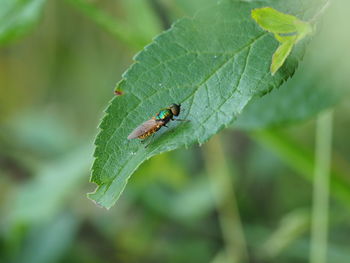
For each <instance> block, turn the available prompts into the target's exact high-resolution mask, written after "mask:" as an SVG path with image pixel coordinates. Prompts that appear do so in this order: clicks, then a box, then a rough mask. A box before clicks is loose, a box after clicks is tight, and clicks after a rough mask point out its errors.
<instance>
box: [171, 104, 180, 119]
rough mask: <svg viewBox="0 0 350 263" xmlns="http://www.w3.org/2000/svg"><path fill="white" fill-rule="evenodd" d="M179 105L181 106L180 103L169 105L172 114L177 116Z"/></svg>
mask: <svg viewBox="0 0 350 263" xmlns="http://www.w3.org/2000/svg"><path fill="white" fill-rule="evenodd" d="M180 107H181V104H179V105H177V104H171V105H170V110H171V112H172V113H173V114H174V116H178V115H179V114H180Z"/></svg>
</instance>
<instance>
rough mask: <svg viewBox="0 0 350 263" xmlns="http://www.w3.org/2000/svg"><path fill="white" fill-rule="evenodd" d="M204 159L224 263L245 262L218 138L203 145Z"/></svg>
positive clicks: (242, 240)
mask: <svg viewBox="0 0 350 263" xmlns="http://www.w3.org/2000/svg"><path fill="white" fill-rule="evenodd" d="M204 159H205V163H206V169H207V174H208V177H209V180H210V184H211V187H212V192H213V196H214V199H215V203H216V209H217V212H218V217H219V224H220V227H221V231H222V235H223V239H224V242H225V252H226V253H225V254H226V255H225V256H226V260H227V262H246V261H248V252H247V247H246V241H245V237H244V231H243V228H242V224H241V220H240V216H239V211H238V208H237V202H236V197H235V192H234V187H233V185H234V184H233V179H232V174H230V169H229V167H228V164H227V159H226V155H225V153H224V149H223V147H222V143H221V140H220V137H219V136H218V135H217V136H215V137H213V138H212V139H211V140H210V141H209V142H208V143H207V144H206V146H205V150H204Z"/></svg>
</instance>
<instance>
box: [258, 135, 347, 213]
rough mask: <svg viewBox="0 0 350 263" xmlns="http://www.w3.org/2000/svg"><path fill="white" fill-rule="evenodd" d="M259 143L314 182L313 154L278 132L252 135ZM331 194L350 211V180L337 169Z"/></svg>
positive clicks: (334, 173) (332, 170) (331, 185)
mask: <svg viewBox="0 0 350 263" xmlns="http://www.w3.org/2000/svg"><path fill="white" fill-rule="evenodd" d="M251 136H252V138H253V139H254V140H256V141H257V142H259V143H261V144H263V145H265V146H267V147H268V149H269V150H271V151H274V152H275V153H276V154H277V155H278V157H279V158H281V159H282V160H283V161H284V162H285V163H286V164H288V165H289V166H290V167H291V168H293V169H294V170H295V171H297V172H298V173H299V174H300V175H302V176H303V177H304V178H305V179H307V180H309V181H312V179H313V176H312V175H313V173H314V167H315V160H314V157H313V154H312V152H310V151H309V150H307V149H305V148H304V147H302V146H301V145H300V144H298V143H297V142H296V141H294V140H292V139H291V138H289V137H288V136H287V135H285V134H283V133H282V132H280V131H278V130H263V131H256V132H253V133H251ZM330 189H331V194H332V195H333V196H334V197H336V198H337V199H338V200H340V201H341V202H342V203H343V204H344V205H345V206H346V207H347V208H348V209H350V178H349V174H348V173H345V172H341V171H339V170H338V169H336V167H334V166H333V167H332V168H331V181H330Z"/></svg>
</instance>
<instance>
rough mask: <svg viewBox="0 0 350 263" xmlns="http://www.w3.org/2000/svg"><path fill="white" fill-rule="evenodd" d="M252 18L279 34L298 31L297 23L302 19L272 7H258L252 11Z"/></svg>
mask: <svg viewBox="0 0 350 263" xmlns="http://www.w3.org/2000/svg"><path fill="white" fill-rule="evenodd" d="M252 18H253V19H254V20H255V21H256V22H257V23H258V25H259V26H261V27H262V28H263V29H265V30H266V31H269V32H271V33H278V34H287V33H296V31H297V27H296V24H297V23H298V21H299V22H300V20H299V19H298V18H297V17H295V16H292V15H288V14H284V13H282V12H279V11H277V10H276V9H273V8H271V7H263V8H257V9H254V10H253V11H252Z"/></svg>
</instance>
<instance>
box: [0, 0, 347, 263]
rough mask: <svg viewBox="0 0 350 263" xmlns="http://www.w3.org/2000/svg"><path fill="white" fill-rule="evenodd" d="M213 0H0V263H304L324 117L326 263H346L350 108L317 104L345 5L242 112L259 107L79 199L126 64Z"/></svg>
mask: <svg viewBox="0 0 350 263" xmlns="http://www.w3.org/2000/svg"><path fill="white" fill-rule="evenodd" d="M213 2H214V1H210V0H205V1H204V0H90V1H89V0H66V1H53V0H48V1H43V0H31V1H30V0H26V1H24V0H22V1H20V0H0V44H1V46H0V262H26V263H32V262H33V263H46V262H91V263H95V262H96V263H99V262H101V263H102V262H213V263H221V262H252V263H253V262H293V263H297V262H309V250H310V244H311V243H310V218H311V217H312V215H311V214H312V207H313V199H312V191H313V183H312V175H313V169H314V147H315V129H316V125H315V118H316V114H317V113H318V111H320V110H321V109H325V108H329V107H330V106H332V107H333V108H334V111H333V123H332V125H333V138H332V140H333V141H332V173H331V176H332V177H331V193H330V207H329V211H328V213H329V222H328V226H327V228H328V229H329V238H328V262H332V263H344V262H350V249H349V248H350V238H349V237H350V220H349V218H350V164H349V162H350V140H349V135H350V133H349V131H350V118H349V114H350V104H349V102H348V101H349V100H348V99H347V98H346V97H345V95H344V96H342V97H343V98H342V99H340V100H339V99H334V100H333V99H332V100H327V99H329V97H330V95H329V92H331V93H332V92H333V90H337V91H338V90H344V89H345V90H346V89H347V88H348V86H349V84H350V79H349V78H350V76H349V75H350V74H349V72H350V71H349V70H350V66H349V62H348V60H349V59H350V54H349V47H350V37H349V31H348V28H347V26H348V25H349V23H350V21H349V17H348V13H349V11H350V6H349V3H347V1H345V0H343V1H340V0H339V1H334V3H333V5H332V6H331V7H330V9H329V11H328V13H327V14H326V18H325V20H324V21H323V22H322V23H321V24H320V26H319V29H318V31H319V34H318V35H317V36H316V37H315V39H316V40H314V41H313V42H312V43H311V48H309V50H308V51H307V53H306V57H305V62H303V63H301V70H298V71H297V73H296V76H295V78H294V79H293V80H292V81H291V82H290V83H287V85H284V86H283V87H281V89H280V90H279V91H276V92H272V94H269V95H267V96H266V97H265V98H264V99H262V100H259V101H258V102H257V103H265V104H264V105H266V107H265V108H266V111H262V110H261V107H258V106H255V107H258V109H257V110H255V109H254V104H252V105H251V106H250V107H249V108H248V109H247V111H246V112H247V113H243V115H242V118H240V119H239V120H238V122H237V124H236V125H234V126H233V128H232V129H226V130H225V131H224V132H222V133H221V134H220V135H219V136H216V137H214V138H213V139H212V140H210V142H209V143H207V144H206V145H203V146H202V147H199V146H194V147H192V148H191V149H181V150H177V151H174V152H170V153H166V154H162V155H159V156H156V157H154V158H152V159H151V160H150V161H148V162H146V163H145V164H143V165H142V166H141V168H139V169H138V171H137V172H136V173H135V174H134V175H133V176H132V179H131V180H130V182H129V184H128V186H127V188H126V190H125V192H124V193H123V195H122V197H121V199H120V200H119V201H118V202H117V204H116V206H115V207H113V208H112V209H111V210H109V211H107V210H105V209H103V208H100V207H98V206H97V205H95V204H94V203H93V202H91V201H89V200H88V199H87V198H86V193H87V192H91V191H93V190H94V188H95V186H94V185H93V184H90V183H89V182H88V179H89V175H90V171H89V169H90V167H91V165H92V161H93V160H92V154H93V140H94V137H95V135H96V134H97V132H98V129H97V126H98V123H99V120H100V119H101V117H102V116H103V110H104V109H105V108H106V106H107V103H108V101H109V100H110V99H111V98H112V97H113V96H114V95H113V90H114V86H115V83H116V82H117V81H119V80H120V78H121V74H122V73H123V72H124V71H125V70H126V69H127V67H128V66H129V65H130V64H131V63H132V57H133V55H134V54H135V53H136V52H138V51H139V50H140V49H141V48H142V47H143V46H144V45H145V44H147V43H149V42H150V41H151V39H152V38H153V37H154V36H156V35H157V34H158V33H160V32H161V31H163V30H164V29H168V28H169V27H170V25H171V23H172V22H173V21H175V20H176V19H178V18H181V17H183V16H192V15H193V14H194V13H195V12H196V11H197V10H198V9H199V8H202V7H204V6H206V5H209V4H211V3H213ZM298 87H306V88H305V90H304V89H303V90H304V91H303V92H302V93H301V92H299V93H298V92H296V93H293V91H294V90H296V91H297V88H298ZM288 89H293V90H291V91H289V90H288ZM315 89H317V92H316V91H315ZM318 89H320V90H321V91H319V90H318ZM275 93H276V94H275ZM297 93H298V94H297ZM290 94H294V95H290ZM332 94H333V93H332ZM273 96H276V97H273ZM281 98H286V99H285V100H284V99H282V100H281ZM293 99H294V101H293ZM265 100H266V101H265ZM269 101H270V102H271V101H274V102H276V104H278V105H279V106H278V105H277V106H276V107H277V108H278V109H279V110H270V111H269V110H268V109H269V107H267V105H269V104H270V102H269ZM255 105H258V104H255ZM274 109H276V108H274ZM257 112H260V114H262V115H257ZM244 114H246V115H244ZM266 127H268V128H266ZM262 128H265V129H262ZM324 213H325V214H326V213H327V211H324Z"/></svg>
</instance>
